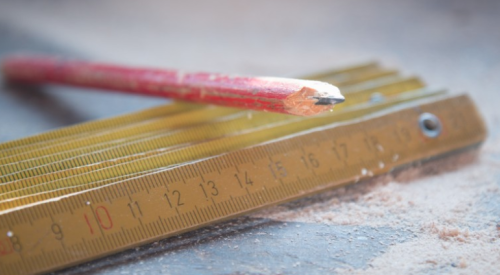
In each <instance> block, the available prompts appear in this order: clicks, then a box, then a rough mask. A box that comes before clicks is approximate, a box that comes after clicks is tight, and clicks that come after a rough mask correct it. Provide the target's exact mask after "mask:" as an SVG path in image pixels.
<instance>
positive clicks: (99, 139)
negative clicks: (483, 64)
mask: <svg viewBox="0 0 500 275" xmlns="http://www.w3.org/2000/svg"><path fill="white" fill-rule="evenodd" d="M307 78H310V79H317V80H323V81H327V82H331V83H333V84H335V85H337V86H339V87H340V88H341V90H342V91H343V93H344V94H345V96H346V102H345V103H344V104H342V105H338V106H336V107H335V110H334V111H333V112H331V113H327V114H323V115H319V116H316V117H307V118H306V117H296V116H289V115H283V114H271V113H263V112H254V111H247V110H240V109H232V108H223V107H214V106H202V105H196V104H187V103H178V102H175V103H172V104H170V105H167V106H161V107H157V108H152V109H148V110H144V111H141V112H137V113H132V114H128V115H123V116H119V117H115V118H110V119H104V120H98V121H94V122H88V123H84V124H80V125H75V126H72V127H67V128H62V129H59V130H55V131H52V132H48V133H44V134H40V135H36V136H32V137H27V138H23V139H20V140H15V141H10V142H6V143H3V144H0V274H32V273H42V272H46V271H51V270H56V269H61V268H64V267H68V266H71V265H75V264H77V263H82V262H85V261H88V260H91V259H94V258H97V257H101V256H104V255H107V254H111V253H114V252H117V251H121V250H124V249H126V248H130V247H134V246H138V245H141V244H145V243H150V242H153V241H155V240H158V239H162V238H166V237H169V236H173V235H176V234H180V233H182V232H186V231H189V230H193V229H196V228H199V227H202V226H206V225H208V224H212V223H215V222H219V221H222V220H225V219H228V218H232V217H235V216H238V215H242V214H245V213H248V212H250V211H254V210H257V209H260V208H263V207H266V206H270V205H275V204H278V203H283V202H286V201H290V200H294V199H297V198H300V197H304V196H308V195H311V194H315V193H318V192H321V191H323V190H325V189H329V188H333V187H338V186H342V185H345V184H349V183H353V182H357V181H359V180H362V179H365V178H368V177H372V176H374V175H378V174H382V173H386V172H388V171H391V170H392V169H394V168H396V167H400V166H402V165H407V164H410V163H412V162H416V161H422V160H426V159H429V158H433V157H437V156H440V155H443V154H448V153H450V152H453V151H457V150H462V149H464V148H468V147H473V146H476V145H478V144H480V143H481V142H482V141H483V140H484V139H485V136H486V130H485V126H484V124H483V121H482V120H481V118H480V116H479V115H478V112H477V111H476V108H475V106H474V104H473V103H472V102H471V100H470V99H469V97H467V96H465V95H462V96H454V97H450V96H446V95H445V93H444V91H440V90H433V89H429V88H427V87H425V85H424V83H423V82H422V81H420V80H419V79H418V78H415V77H404V76H401V75H399V74H398V72H396V71H391V70H385V69H383V68H380V67H379V66H378V65H377V64H372V63H370V64H364V65H361V66H356V67H352V68H347V69H344V70H336V71H332V72H327V73H324V74H320V75H313V76H309V77H307Z"/></svg>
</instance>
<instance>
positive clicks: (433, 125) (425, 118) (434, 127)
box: [418, 113, 442, 138]
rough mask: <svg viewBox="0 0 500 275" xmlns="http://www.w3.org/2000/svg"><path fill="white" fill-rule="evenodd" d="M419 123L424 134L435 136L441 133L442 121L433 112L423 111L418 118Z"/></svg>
mask: <svg viewBox="0 0 500 275" xmlns="http://www.w3.org/2000/svg"><path fill="white" fill-rule="evenodd" d="M418 125H419V126H420V130H422V132H423V133H424V135H426V136H428V137H430V138H435V137H437V136H439V134H441V129H442V127H441V121H440V120H439V118H438V117H437V116H435V115H433V114H431V113H423V114H421V115H420V118H419V119H418Z"/></svg>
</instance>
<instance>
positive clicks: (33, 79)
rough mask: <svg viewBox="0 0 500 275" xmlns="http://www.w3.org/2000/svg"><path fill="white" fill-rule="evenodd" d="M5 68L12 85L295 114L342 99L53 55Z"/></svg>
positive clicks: (301, 85)
mask: <svg viewBox="0 0 500 275" xmlns="http://www.w3.org/2000/svg"><path fill="white" fill-rule="evenodd" d="M2 70H3V73H4V75H5V77H6V78H7V79H9V80H11V81H20V82H30V83H55V84H66V85H74V86H80V87H88V88H97V89H105V90H111V91H117V92H126V93H134V94H142V95H150V96H161V97H169V98H174V99H180V100H186V101H195V102H202V103H210V104H216V105H223V106H230V107H240V108H246V109H254V110H262V111H271V112H280V113H289V114H295V115H314V114H317V113H320V112H323V111H326V110H329V109H331V107H332V106H331V105H330V106H329V105H328V104H326V105H324V104H323V103H324V99H322V98H323V97H325V96H326V98H337V99H339V98H340V97H341V95H340V93H338V95H337V93H335V91H334V97H332V92H331V91H329V92H325V91H318V90H321V88H323V90H325V89H326V90H328V89H331V87H333V88H335V87H334V86H331V85H330V86H331V87H327V86H326V85H329V84H326V83H322V82H317V81H307V80H296V79H288V78H269V77H244V76H230V75H224V74H214V73H203V72H200V73H184V72H182V71H177V70H165V69H149V68H132V67H124V66H117V65H109V64H101V63H91V62H85V61H74V60H63V59H59V58H53V57H34V56H12V57H8V58H6V59H4V60H3V62H2ZM318 87H320V89H318ZM335 89H336V88H335ZM336 91H337V92H338V89H337V90H336ZM342 99H343V98H341V99H340V101H342ZM327 101H328V100H327ZM318 102H322V103H318ZM328 102H329V103H335V102H331V101H328Z"/></svg>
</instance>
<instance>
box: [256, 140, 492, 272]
mask: <svg viewBox="0 0 500 275" xmlns="http://www.w3.org/2000/svg"><path fill="white" fill-rule="evenodd" d="M496 148H498V147H496V146H491V143H490V144H489V146H488V148H485V149H484V150H483V152H482V153H481V154H480V156H479V157H478V154H477V150H474V151H469V152H466V153H461V154H459V155H454V156H450V157H447V158H444V159H441V160H435V161H432V162H429V163H426V164H424V165H417V166H416V167H412V168H407V169H403V170H401V171H400V172H397V173H394V172H393V173H391V174H388V175H384V176H378V177H375V178H373V179H371V180H369V181H366V182H361V183H358V184H355V185H352V186H347V187H344V188H340V189H337V190H333V191H329V192H326V193H323V194H321V195H318V196H316V197H314V198H313V203H311V199H307V200H304V202H303V203H300V202H299V203H298V204H299V206H297V204H295V205H294V206H290V205H282V206H278V207H275V208H272V209H269V210H266V211H263V212H260V213H258V214H256V215H257V216H260V217H266V218H273V219H277V220H282V221H299V222H307V223H323V224H335V225H363V226H372V227H392V228H398V229H401V230H404V231H407V232H410V233H412V234H413V235H414V238H412V239H410V240H409V241H405V242H402V243H396V244H394V245H391V246H390V247H389V248H388V250H387V251H385V252H384V253H383V254H382V255H380V256H378V257H376V258H374V259H373V260H372V261H371V262H370V264H369V267H368V268H367V269H362V270H359V269H352V268H350V267H346V268H342V269H337V270H336V272H337V273H340V274H344V273H346V274H353V273H354V274H366V273H368V274H372V273H377V274H379V273H382V274H383V273H390V274H397V273H429V272H438V273H441V272H457V273H475V274H476V273H477V274H494V273H495V272H498V270H499V266H498V265H499V262H500V245H499V243H500V223H499V221H500V218H499V217H498V214H495V213H494V212H495V211H493V213H492V212H491V211H490V212H488V211H482V212H480V211H478V209H482V208H484V207H487V206H484V205H481V204H482V203H483V202H485V201H488V200H486V199H485V196H497V197H498V198H500V186H499V185H498V183H497V181H498V176H499V175H498V173H495V171H496V170H498V168H497V167H498V163H496V162H491V161H489V160H488V158H487V157H486V154H485V153H484V151H491V150H497V149H496ZM444 175H446V176H444ZM494 200H495V199H493V200H492V201H494ZM494 207H496V206H494ZM485 212H486V213H490V214H491V215H490V214H484V213H485ZM499 212H500V211H499Z"/></svg>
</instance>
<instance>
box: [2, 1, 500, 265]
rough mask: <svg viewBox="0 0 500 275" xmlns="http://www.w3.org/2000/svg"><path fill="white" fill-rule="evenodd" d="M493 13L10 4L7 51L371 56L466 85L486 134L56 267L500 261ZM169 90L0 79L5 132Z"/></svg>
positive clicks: (422, 4)
mask: <svg viewBox="0 0 500 275" xmlns="http://www.w3.org/2000/svg"><path fill="white" fill-rule="evenodd" d="M499 15H500V2H498V1H495V0H492V1H466V0H463V1H451V0H447V1H431V0H424V1H397V0H383V1H369V0H354V1H352V0H350V1H349V0H339V1H319V0H311V1H296V0H292V1H260V0H258V1H229V0H225V1H193V0H189V1H160V0H156V1H155V0H147V1H127V2H125V1H118V0H105V1H97V0H89V1H58V0H41V1H25V0H18V1H7V0H4V1H0V57H1V56H3V55H5V54H8V53H12V52H19V51H29V52H46V53H57V54H65V55H69V56H79V57H85V58H88V59H96V60H103V61H113V62H120V63H127V64H133V65H150V66H163V67H172V68H180V69H186V70H206V71H219V72H231V73H241V74H255V75H273V76H296V75H300V74H306V73H311V72H316V71H321V70H323V69H328V68H331V67H340V66H342V65H347V64H354V63H356V62H362V61H367V60H377V61H380V62H381V63H382V64H383V65H384V66H387V67H392V68H397V69H401V70H403V71H405V72H407V73H412V74H413V73H414V74H417V75H419V76H421V77H422V78H423V79H424V80H426V81H427V83H429V84H430V85H431V86H435V87H446V88H449V89H450V91H451V92H452V93H459V92H468V93H469V94H470V95H471V96H472V97H473V99H474V100H475V102H476V103H477V104H478V105H479V106H480V108H481V112H482V113H483V115H484V118H485V120H486V121H487V125H488V127H489V131H490V133H489V138H488V140H487V142H486V143H485V144H484V146H483V148H482V149H481V151H480V152H479V154H478V156H477V157H476V158H470V157H467V156H460V157H451V158H448V159H446V160H443V161H441V162H440V163H439V165H437V164H433V165H432V168H433V169H426V168H421V167H420V168H415V169H412V170H410V171H406V172H405V173H403V175H398V176H396V175H389V176H386V177H380V178H376V179H373V180H371V181H370V182H364V183H360V184H357V185H354V186H351V187H348V188H343V189H340V190H336V191H332V192H327V193H325V194H322V195H319V196H315V197H312V198H308V199H304V200H301V201H299V202H296V203H291V204H287V205H284V206H278V207H275V208H272V209H269V210H266V211H264V212H261V213H256V214H254V215H252V216H251V217H245V218H241V219H236V220H234V221H231V222H228V223H225V224H221V225H218V226H213V227H210V228H206V229H201V230H198V231H196V232H191V233H188V234H184V235H182V236H180V237H175V238H171V239H167V240H164V241H161V242H157V243H154V244H151V245H148V246H143V247H140V248H138V249H134V250H129V251H125V252H123V253H119V254H116V255H113V256H110V257H107V258H104V259H101V260H97V261H94V262H91V263H88V264H84V265H81V266H78V267H74V268H70V269H67V270H64V271H61V272H59V273H60V274H76V273H82V272H85V273H89V274H128V273H130V274H156V273H165V274H179V273H191V274H262V273H264V274H280V273H286V274H304V273H308V274H324V273H339V274H343V273H356V274H373V273H411V274H443V273H452V274H454V273H456V274H495V273H496V274H498V272H499V270H500V248H499V247H500V245H499V244H500V240H499V234H500V170H499V168H500V135H499V133H500V131H499V126H500V108H498V104H499V102H500V91H499V89H500V88H499V87H500V48H499V47H500V31H499V29H498V26H500V16H499ZM163 103H165V100H162V99H151V98H143V97H135V96H124V95H118V94H116V95H115V94H108V93H100V92H88V91H85V92H82V91H80V90H79V89H75V88H66V87H65V88H61V87H58V88H55V87H51V88H40V90H39V91H37V92H34V91H31V90H22V89H16V90H13V89H6V88H0V141H7V140H11V139H15V138H20V137H24V136H27V135H32V134H36V133H39V132H41V131H46V130H49V129H54V128H57V127H61V126H65V125H71V124H74V123H78V122H82V121H87V120H91V119H96V118H100V117H107V116H112V115H116V114H121V113H125V112H129V111H134V110H138V109H142V108H145V107H149V106H154V105H159V104H163ZM436 167H437V168H436Z"/></svg>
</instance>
